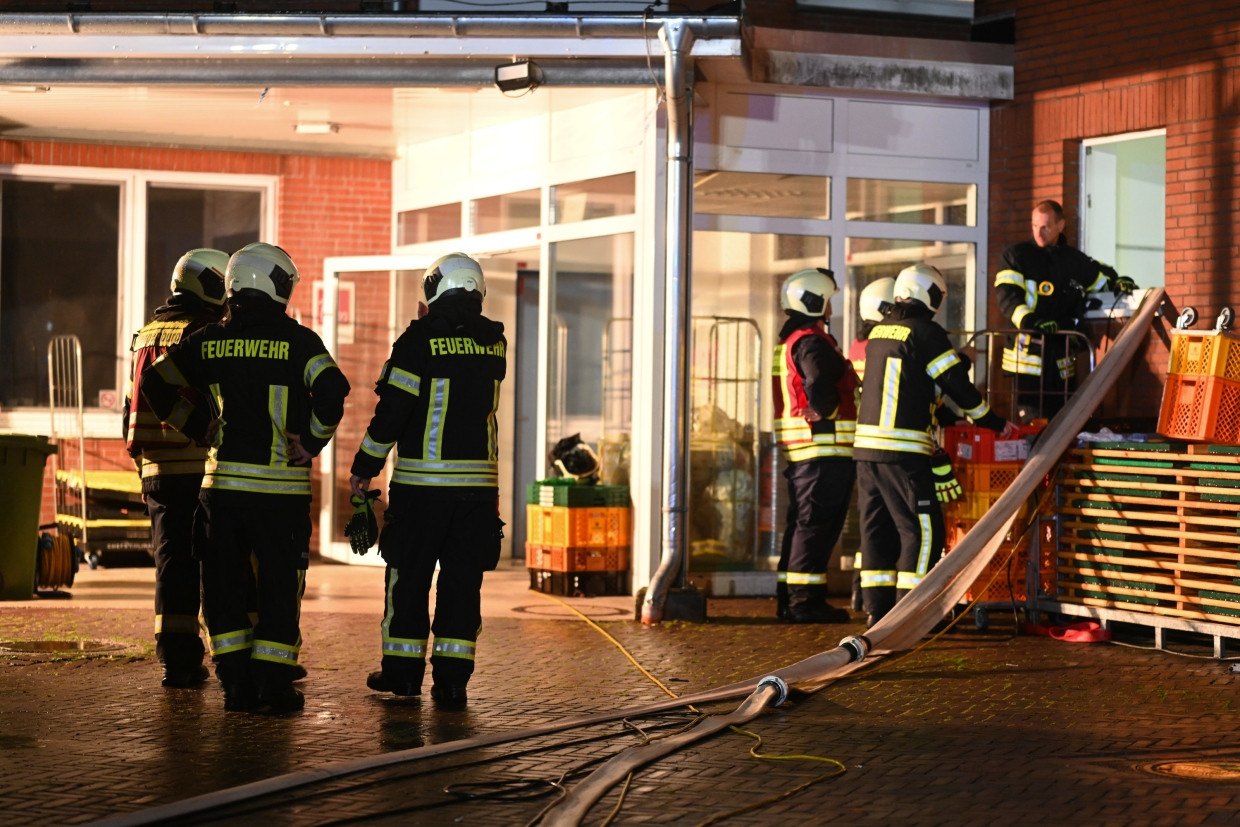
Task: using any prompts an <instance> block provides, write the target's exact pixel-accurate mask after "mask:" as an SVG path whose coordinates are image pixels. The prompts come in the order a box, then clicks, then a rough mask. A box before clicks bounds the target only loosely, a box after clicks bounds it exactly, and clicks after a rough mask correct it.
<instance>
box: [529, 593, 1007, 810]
mask: <svg viewBox="0 0 1240 827" xmlns="http://www.w3.org/2000/svg"><path fill="white" fill-rule="evenodd" d="M996 574H997V573H996ZM539 594H541V595H543V597H546V598H547V599H549V600H554V601H555V602H557V603H559V604H560V605H561V606H563V607H564V608H566V609H568V610H569V611H570V612H572V613H573V614H575V615H577V616H578V617H579V618H581V619H582V620H584V621H585V622H586V623H588V624H589V625H590V626H591V627H593V628H594V630H595V631H597V632H598V633H599V634H601V635H602V636H603V637H605V638H607V639H608V640H609V641H611V642H612V644H613V645H614V646H615V647H616V648H617V649H619V650H620V652H621V653H622V654H623V655H624V656H625V657H626V658H628V660H629V662H630V663H632V664H633V665H634V666H635V667H637V669H638V671H640V672H641V673H642V674H643V675H645V676H646V677H647V678H649V679H650V681H651V682H652V683H654V685H655V686H657V687H659V688H660V689H662V690H663V691H664V692H666V693H667V694H668V695H669V696H670V697H673V698H675V697H677V695H676V693H675V692H672V690H670V689H668V688H667V687H666V686H664V685H663V683H662V682H661V681H660V680H659V679H658V678H656V677H655V676H654V675H652V674H651V673H650V671H649V670H647V669H646V668H645V667H644V666H642V665H641V664H640V663H638V661H637V658H635V657H633V655H632V653H630V652H629V650H628V649H626V648H625V647H624V644H622V643H621V642H620V641H618V640H616V639H615V637H613V636H612V635H611V634H610V633H608V631H607V630H606V629H604V628H603V627H602V626H600V625H599V624H598V623H596V622H595V621H594V620H593V619H591V618H590V617H589V616H587V615H586V614H585V613H583V612H581V611H579V610H578V609H577V608H576V607H575V606H573V605H572V604H570V603H568V602H567V601H564V600H561V599H560V598H558V597H556V596H554V595H550V594H546V593H545V592H539ZM688 708H689V709H691V710H693V711H694V712H697V711H698V710H697V709H695V708H694V707H693V706H689V707H688ZM728 729H730V730H732V731H733V732H736V733H738V734H740V735H744V736H746V737H748V738H752V739H754V741H755V743H754V745H753V746H751V747H750V748H749V754H750V756H752V757H753V758H755V759H757V760H760V761H818V762H821V763H824V764H833V765H834V766H835V767H836V769H835V770H834V771H832V772H829V773H826V774H823V775H819V776H816V777H814V778H811V779H809V780H808V781H805V782H804V783H802V784H798V785H797V786H795V787H792V788H791V789H787V790H784V791H782V792H779V793H776V794H775V795H772V796H770V797H768V798H764V799H762V800H761V801H755V802H753V803H752V804H747V805H745V806H744V807H740V808H738V809H735V810H729V811H727V812H724V813H719V814H718V815H715V816H712V817H711V818H709V819H707V820H706V821H703V822H701V823H700V824H699V825H698V827H706V825H710V824H715V823H718V822H720V821H723V820H724V819H727V818H731V817H732V816H735V815H739V814H741V813H747V812H750V811H751V810H757V809H760V808H762V807H765V806H767V805H768V804H774V803H775V802H776V801H781V800H783V799H785V798H788V797H789V796H792V795H795V794H796V793H798V792H800V791H801V790H804V789H807V788H808V787H811V786H813V785H814V784H817V783H819V782H822V781H826V780H827V779H829V778H836V777H838V776H840V775H843V774H844V773H845V772H847V771H848V768H847V767H845V766H844V764H843V763H842V762H840V761H837V760H836V759H834V758H827V757H825V756H821V755H765V754H763V753H760V752H758V750H759V749H761V747H762V736H761V735H758V734H757V733H754V732H750V731H749V730H745V729H741V728H740V727H736V726H729V727H728ZM660 737H667V736H660ZM632 780H633V773H631V772H630V773H629V774H628V776H627V777H626V778H625V780H624V786H623V787H622V788H621V791H620V797H619V800H618V801H617V802H616V805H615V806H614V807H613V808H612V810H611V812H609V813H608V814H607V816H606V818H605V819H604V820H603V823H602V827H607V826H608V825H610V824H611V823H612V822H613V821H614V820H615V818H616V817H617V816H618V815H619V813H620V810H621V808H622V807H623V806H624V799H625V795H626V793H627V792H628V789H629V785H630V784H631V783H632ZM555 803H558V802H555ZM552 806H554V805H552ZM548 809H550V808H548ZM545 812H546V810H544V812H543V813H539V818H541V817H542V816H543V815H544V813H545Z"/></svg>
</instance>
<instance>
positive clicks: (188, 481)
mask: <svg viewBox="0 0 1240 827" xmlns="http://www.w3.org/2000/svg"><path fill="white" fill-rule="evenodd" d="M227 269H228V253H225V252H223V251H222V250H211V249H206V248H202V249H198V250H190V251H189V252H188V253H186V254H185V255H183V256H181V258H180V260H179V261H177V263H176V266H175V267H174V268H173V270H172V284H171V287H170V290H171V295H170V296H168V299H167V301H166V302H165V303H164V304H163V305H161V306H160V307H158V308H156V310H155V313H154V315H153V316H152V318H151V321H150V322H148V323H147V324H146V325H145V326H144V327H143V328H142V329H141V330H139V331H138V332H137V333H135V334H134V336H133V340H132V342H131V345H130V350H131V351H132V352H133V357H132V359H131V368H132V369H131V371H130V377H129V391H128V393H127V394H126V396H125V412H124V414H123V422H122V427H123V428H124V433H125V448H126V450H127V451H128V452H129V456H131V457H132V458H133V461H134V463H135V464H136V465H137V466H138V472H139V474H140V475H141V478H142V499H143V500H144V501H145V502H146V510H147V512H148V513H149V514H150V516H151V545H152V551H153V553H154V557H155V655H156V657H158V658H159V661H160V663H162V664H163V665H164V678H163V685H164V686H167V687H173V688H188V687H192V686H199V685H200V684H202V682H203V681H205V680H206V679H207V676H208V674H209V673H208V672H207V668H206V667H205V666H203V664H202V656H203V652H204V651H205V650H204V649H203V645H202V638H201V637H200V636H199V634H198V611H199V607H200V603H201V599H200V592H201V589H202V578H201V572H200V571H199V567H198V561H197V560H196V559H195V558H194V554H193V548H192V545H191V538H192V529H193V525H194V511H195V509H196V508H197V507H198V490H199V488H200V487H201V486H202V472H203V464H204V463H205V462H206V459H207V449H206V448H205V447H203V446H201V445H198V444H197V443H195V442H194V441H193V440H192V439H189V438H188V437H186V436H185V435H183V434H181V433H180V432H178V431H177V430H176V429H175V428H172V427H171V426H169V425H165V424H163V423H162V422H160V421H159V417H158V416H156V415H155V412H154V411H152V410H151V406H150V405H149V404H148V403H147V401H146V399H145V398H143V396H142V388H143V383H142V371H143V370H145V369H146V367H147V366H148V365H150V364H152V363H153V362H155V360H156V359H158V358H159V357H160V356H162V355H163V354H164V353H165V352H166V351H167V350H168V349H169V348H170V347H173V346H175V345H176V344H178V343H179V342H180V341H181V340H182V339H184V338H187V337H188V336H189V335H190V334H191V333H193V332H194V331H196V330H198V329H199V328H201V327H203V326H205V325H208V324H210V323H212V322H217V321H219V320H220V317H221V316H223V315H224V298H225V297H224V273H225V271H226V270H227Z"/></svg>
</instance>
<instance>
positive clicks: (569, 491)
mask: <svg viewBox="0 0 1240 827" xmlns="http://www.w3.org/2000/svg"><path fill="white" fill-rule="evenodd" d="M525 502H526V503H527V504H528V505H547V506H551V505H563V506H569V507H576V508H624V507H627V506H628V505H629V487H628V486H627V485H579V484H578V483H576V482H574V481H572V480H569V481H568V482H567V483H564V482H560V481H559V480H539V481H538V482H533V483H530V484H529V485H528V486H527V487H526V489H525Z"/></svg>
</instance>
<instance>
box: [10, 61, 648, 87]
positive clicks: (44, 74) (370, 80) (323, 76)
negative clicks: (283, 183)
mask: <svg viewBox="0 0 1240 827" xmlns="http://www.w3.org/2000/svg"><path fill="white" fill-rule="evenodd" d="M537 64H538V71H539V78H540V79H539V83H538V85H539V86H548V87H550V86H653V85H656V84H661V83H662V82H663V70H664V66H663V60H662V56H661V55H660V56H659V57H658V58H657V59H655V60H651V61H647V60H644V59H641V58H606V59H571V58H570V59H547V58H539V59H538V61H537ZM494 73H495V61H494V60H492V59H489V58H487V57H478V58H475V59H470V58H460V59H451V58H444V57H442V56H439V57H428V58H408V59H397V58H391V57H387V58H383V59H364V60H346V59H329V60H266V61H241V60H218V59H206V58H202V59H189V58H167V59H147V60H132V59H127V58H87V59H76V60H46V59H39V58H31V59H26V60H0V84H12V85H24V84H74V85H82V86H90V85H114V84H143V85H160V84H174V85H178V86H218V85H224V86H253V85H255V84H256V83H257V84H263V85H270V86H358V85H361V86H392V87H407V86H476V87H486V86H491V85H493V84H494V82H495V77H494Z"/></svg>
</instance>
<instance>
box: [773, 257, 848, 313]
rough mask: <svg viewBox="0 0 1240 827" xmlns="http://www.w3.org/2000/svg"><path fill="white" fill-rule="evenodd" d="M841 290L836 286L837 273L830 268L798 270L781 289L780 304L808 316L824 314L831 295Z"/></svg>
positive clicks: (785, 308)
mask: <svg viewBox="0 0 1240 827" xmlns="http://www.w3.org/2000/svg"><path fill="white" fill-rule="evenodd" d="M839 291H840V289H839V288H838V287H836V286H835V274H834V273H832V272H831V271H830V270H827V269H824V268H822V267H811V268H809V269H808V270H797V271H796V272H795V273H793V274H792V275H791V276H788V278H787V279H786V280H785V281H784V285H783V287H781V288H780V289H779V306H780V307H782V308H783V309H784V310H796V311H797V312H799V313H804V314H805V315H806V316H822V315H824V314H825V313H826V312H827V303H828V302H830V301H831V297H832V296H834V295H835V294H836V293H838V292H839Z"/></svg>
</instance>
